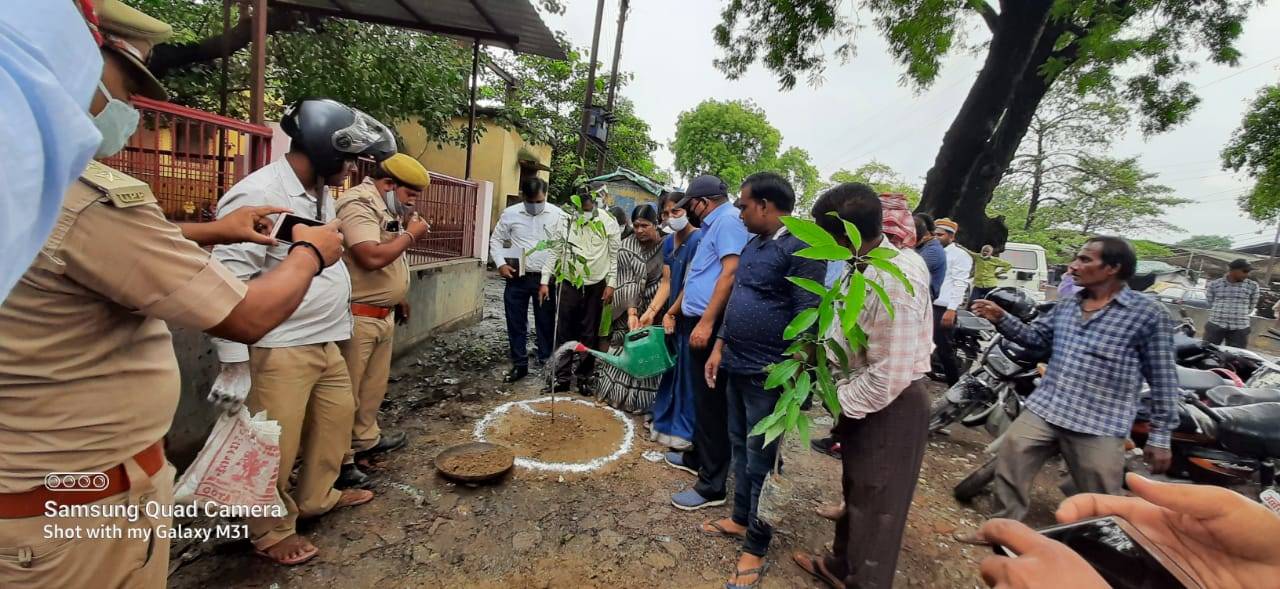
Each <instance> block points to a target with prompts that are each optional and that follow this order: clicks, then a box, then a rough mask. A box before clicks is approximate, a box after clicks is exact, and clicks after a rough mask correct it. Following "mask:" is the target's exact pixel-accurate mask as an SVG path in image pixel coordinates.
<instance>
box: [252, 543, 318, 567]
mask: <svg viewBox="0 0 1280 589" xmlns="http://www.w3.org/2000/svg"><path fill="white" fill-rule="evenodd" d="M295 536H296V535H295ZM287 541H288V538H286V539H285V540H282V541H281V542H287ZM273 548H274V546H273ZM253 553H254V554H256V555H258V556H260V557H262V558H265V559H267V560H269V561H271V562H273V563H275V564H278V565H281V566H287V567H291V566H298V565H300V564H303V563H305V562H307V561H309V560H311V559H313V558H315V557H316V555H318V554H320V549H319V548H317V547H315V546H312V547H311V550H308V551H306V552H303V553H302V556H298V557H295V558H276V557H274V556H271V553H270V552H267V551H266V550H254V551H253Z"/></svg>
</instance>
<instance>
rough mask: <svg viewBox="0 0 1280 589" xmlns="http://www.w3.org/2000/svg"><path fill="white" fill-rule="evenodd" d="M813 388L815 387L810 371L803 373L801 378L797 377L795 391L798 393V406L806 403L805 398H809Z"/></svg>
mask: <svg viewBox="0 0 1280 589" xmlns="http://www.w3.org/2000/svg"><path fill="white" fill-rule="evenodd" d="M812 387H813V377H812V376H810V375H809V371H808V370H806V371H804V372H801V373H800V376H798V377H796V384H795V391H796V397H797V399H796V404H797V405H799V404H800V403H803V402H804V399H805V397H808V396H809V390H810V389H811V388H812Z"/></svg>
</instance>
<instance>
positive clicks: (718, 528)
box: [698, 519, 747, 540]
mask: <svg viewBox="0 0 1280 589" xmlns="http://www.w3.org/2000/svg"><path fill="white" fill-rule="evenodd" d="M703 526H711V527H712V528H715V531H714V532H712V531H709V530H707V529H706V528H705V527H703ZM698 531H699V532H702V534H703V535H705V536H711V537H712V538H719V537H721V536H723V537H725V538H733V539H734V540H742V539H744V538H746V537H747V534H746V532H743V533H741V534H735V533H733V532H730V531H729V530H726V529H724V526H722V525H720V520H716V519H713V520H708V521H705V522H702V525H701V526H698Z"/></svg>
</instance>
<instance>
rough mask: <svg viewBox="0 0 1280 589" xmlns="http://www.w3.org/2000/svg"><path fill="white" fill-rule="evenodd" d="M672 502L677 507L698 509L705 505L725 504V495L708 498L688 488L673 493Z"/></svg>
mask: <svg viewBox="0 0 1280 589" xmlns="http://www.w3.org/2000/svg"><path fill="white" fill-rule="evenodd" d="M671 504H672V505H674V506H675V507H676V509H682V510H684V511H697V510H699V509H702V508H705V507H719V506H721V505H724V497H721V498H719V499H707V498H706V497H703V496H702V495H700V494H698V492H697V491H694V490H693V489H686V490H684V491H680V492H679V493H676V494H675V495H672V496H671Z"/></svg>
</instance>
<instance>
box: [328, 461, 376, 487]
mask: <svg viewBox="0 0 1280 589" xmlns="http://www.w3.org/2000/svg"><path fill="white" fill-rule="evenodd" d="M372 484H373V482H372V481H370V480H369V475H367V474H365V473H364V471H363V470H360V467H359V466H356V465H355V464H344V465H342V470H341V471H340V472H339V473H338V480H336V481H334V483H333V486H334V488H335V489H367V488H369V486H371V485H372Z"/></svg>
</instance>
